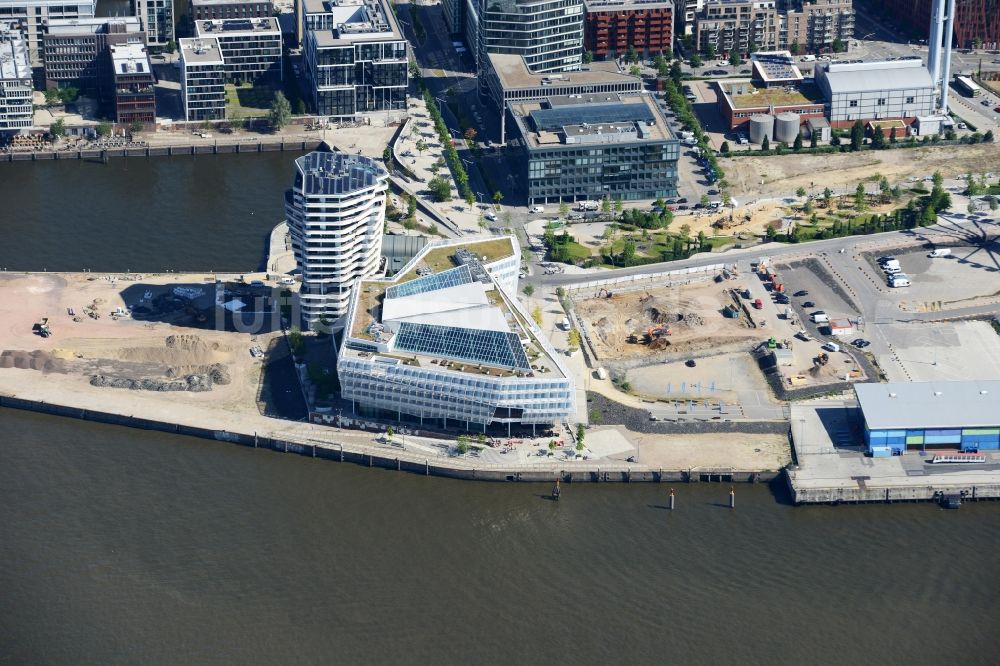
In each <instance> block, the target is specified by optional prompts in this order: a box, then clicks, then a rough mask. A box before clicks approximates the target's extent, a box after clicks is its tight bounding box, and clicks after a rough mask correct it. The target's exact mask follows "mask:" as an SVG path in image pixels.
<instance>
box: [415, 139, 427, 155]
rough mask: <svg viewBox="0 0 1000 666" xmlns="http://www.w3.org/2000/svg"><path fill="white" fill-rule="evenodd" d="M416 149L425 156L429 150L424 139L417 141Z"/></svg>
mask: <svg viewBox="0 0 1000 666" xmlns="http://www.w3.org/2000/svg"><path fill="white" fill-rule="evenodd" d="M416 148H417V152H418V153H420V154H423V152H424V151H425V150H427V143H426V142H425V141H424V140H423V139H417V145H416Z"/></svg>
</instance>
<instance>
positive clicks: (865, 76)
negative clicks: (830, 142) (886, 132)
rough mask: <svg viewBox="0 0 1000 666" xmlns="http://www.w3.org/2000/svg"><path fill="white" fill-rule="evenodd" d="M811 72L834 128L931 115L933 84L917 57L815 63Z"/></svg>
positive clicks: (928, 73) (933, 97)
mask: <svg viewBox="0 0 1000 666" xmlns="http://www.w3.org/2000/svg"><path fill="white" fill-rule="evenodd" d="M814 71H815V78H816V85H817V86H818V87H819V89H820V91H821V93H822V94H823V96H824V98H825V99H826V104H827V117H828V118H829V120H830V124H831V125H833V127H849V126H850V125H853V124H854V122H855V121H858V120H861V121H868V120H882V119H887V118H900V119H907V120H910V121H912V120H913V119H914V118H916V117H917V116H930V115H933V113H934V109H935V96H934V81H933V79H932V77H931V75H930V72H928V71H927V67H926V66H925V65H924V63H923V61H921V59H920V58H919V57H913V58H906V59H902V60H885V61H878V62H860V61H850V62H836V61H835V62H830V63H817V65H816V68H815V70H814Z"/></svg>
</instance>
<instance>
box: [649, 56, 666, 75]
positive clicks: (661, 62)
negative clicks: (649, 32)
mask: <svg viewBox="0 0 1000 666" xmlns="http://www.w3.org/2000/svg"><path fill="white" fill-rule="evenodd" d="M653 67H654V68H655V69H656V71H657V72H658V73H660V74H661V75H662V74H663V71H664V70H665V69H667V67H668V65H667V59H666V58H664V57H663V54H662V53H657V54H656V55H655V56H653Z"/></svg>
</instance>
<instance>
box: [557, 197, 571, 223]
mask: <svg viewBox="0 0 1000 666" xmlns="http://www.w3.org/2000/svg"><path fill="white" fill-rule="evenodd" d="M567 215H569V204H568V203H567V202H565V201H561V200H560V201H559V217H561V218H563V219H566V216H567Z"/></svg>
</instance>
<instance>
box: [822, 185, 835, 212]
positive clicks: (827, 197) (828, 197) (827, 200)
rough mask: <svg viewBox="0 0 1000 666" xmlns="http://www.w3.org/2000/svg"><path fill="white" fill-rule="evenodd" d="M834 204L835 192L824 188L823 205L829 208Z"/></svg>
mask: <svg viewBox="0 0 1000 666" xmlns="http://www.w3.org/2000/svg"><path fill="white" fill-rule="evenodd" d="M832 204H833V190H831V189H830V188H829V187H824V188H823V205H824V206H826V207H827V208H829V207H830V206H831V205H832Z"/></svg>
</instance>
